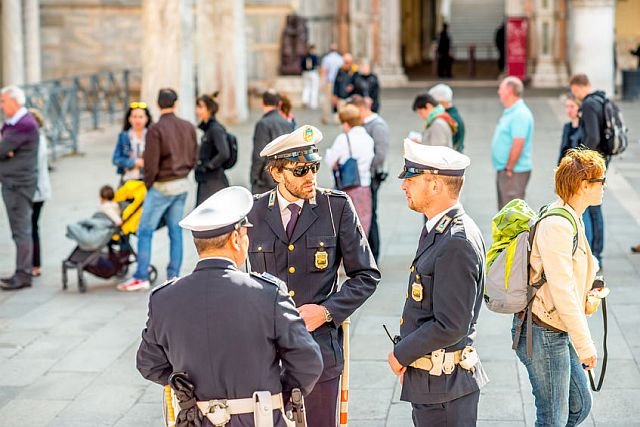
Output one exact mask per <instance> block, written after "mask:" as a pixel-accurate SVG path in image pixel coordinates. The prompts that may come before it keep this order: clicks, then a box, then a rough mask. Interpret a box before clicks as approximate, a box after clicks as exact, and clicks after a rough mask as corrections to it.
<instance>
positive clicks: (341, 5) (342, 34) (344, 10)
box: [337, 0, 351, 53]
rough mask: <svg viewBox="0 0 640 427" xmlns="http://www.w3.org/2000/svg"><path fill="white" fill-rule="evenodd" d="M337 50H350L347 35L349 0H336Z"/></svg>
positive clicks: (348, 36)
mask: <svg viewBox="0 0 640 427" xmlns="http://www.w3.org/2000/svg"><path fill="white" fill-rule="evenodd" d="M337 9H338V16H337V19H338V51H339V52H340V53H344V52H349V51H351V43H350V35H349V25H350V22H349V21H350V18H349V0H338V4H337Z"/></svg>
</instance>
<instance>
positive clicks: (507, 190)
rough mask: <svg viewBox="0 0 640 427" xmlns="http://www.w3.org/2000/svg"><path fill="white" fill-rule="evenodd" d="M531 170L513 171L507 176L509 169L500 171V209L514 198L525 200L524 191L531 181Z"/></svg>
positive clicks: (498, 185)
mask: <svg viewBox="0 0 640 427" xmlns="http://www.w3.org/2000/svg"><path fill="white" fill-rule="evenodd" d="M530 177H531V171H529V172H513V173H511V176H507V171H498V177H497V180H496V184H497V189H498V210H500V209H502V208H503V207H504V205H506V204H507V203H509V202H510V201H512V200H513V199H522V200H524V192H525V190H526V188H527V184H528V183H529V178H530Z"/></svg>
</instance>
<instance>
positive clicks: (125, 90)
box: [22, 70, 140, 159]
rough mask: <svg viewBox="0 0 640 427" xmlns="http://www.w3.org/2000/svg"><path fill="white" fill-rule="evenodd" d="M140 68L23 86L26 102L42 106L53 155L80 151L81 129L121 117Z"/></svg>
mask: <svg viewBox="0 0 640 427" xmlns="http://www.w3.org/2000/svg"><path fill="white" fill-rule="evenodd" d="M139 83H140V72H139V70H120V71H101V72H98V73H93V74H83V75H76V76H71V77H64V78H60V79H52V80H46V81H42V82H39V83H34V84H28V85H24V86H22V88H23V89H24V91H25V94H26V97H27V106H28V107H33V108H37V109H38V110H40V111H41V112H42V114H43V116H44V118H45V127H44V132H45V135H46V136H47V138H48V139H49V142H50V147H51V157H52V158H53V159H55V158H56V157H57V156H60V155H64V154H74V153H77V152H78V133H79V132H80V131H82V130H90V129H99V128H100V127H101V126H103V125H104V124H105V123H106V122H107V121H108V123H114V122H115V121H116V120H121V118H122V114H123V112H124V110H125V109H126V107H127V105H128V104H129V99H130V97H131V92H132V88H134V89H137V88H139V87H140V84H139Z"/></svg>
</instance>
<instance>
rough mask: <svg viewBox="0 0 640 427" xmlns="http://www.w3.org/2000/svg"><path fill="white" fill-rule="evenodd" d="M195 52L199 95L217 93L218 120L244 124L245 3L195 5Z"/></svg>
mask: <svg viewBox="0 0 640 427" xmlns="http://www.w3.org/2000/svg"><path fill="white" fill-rule="evenodd" d="M196 28H197V32H196V52H197V73H198V91H199V93H208V94H211V93H213V92H214V91H219V95H218V101H219V104H220V112H219V113H218V116H219V118H221V119H222V120H223V121H225V122H227V123H237V122H241V121H243V120H246V119H247V117H248V115H249V110H248V102H247V42H246V37H245V33H244V30H245V19H244V2H242V1H228V0H213V1H212V0H197V1H196Z"/></svg>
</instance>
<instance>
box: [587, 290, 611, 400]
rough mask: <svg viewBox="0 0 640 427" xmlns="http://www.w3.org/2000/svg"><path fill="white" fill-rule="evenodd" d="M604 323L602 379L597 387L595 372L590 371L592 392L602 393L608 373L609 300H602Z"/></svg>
mask: <svg viewBox="0 0 640 427" xmlns="http://www.w3.org/2000/svg"><path fill="white" fill-rule="evenodd" d="M602 322H603V324H604V336H603V338H602V348H603V350H604V357H603V358H602V368H601V369H600V378H599V379H598V385H597V386H596V384H595V381H594V379H593V374H592V372H593V371H588V373H589V383H591V390H593V391H596V392H597V391H600V389H602V383H603V381H604V374H605V373H606V372H607V359H608V358H609V352H608V351H607V332H608V328H607V299H606V298H603V299H602Z"/></svg>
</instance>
